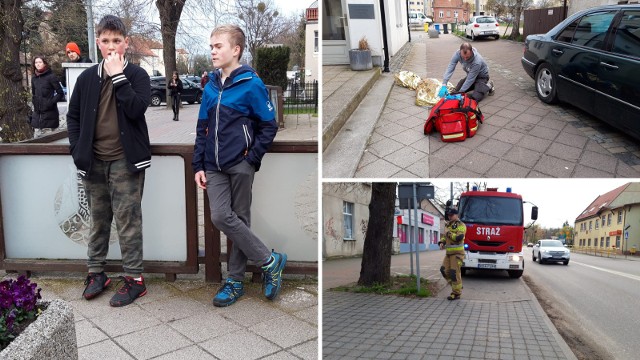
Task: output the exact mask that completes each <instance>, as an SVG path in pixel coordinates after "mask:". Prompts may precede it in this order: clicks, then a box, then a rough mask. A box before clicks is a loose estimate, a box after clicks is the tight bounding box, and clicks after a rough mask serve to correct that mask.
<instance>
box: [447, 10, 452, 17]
mask: <svg viewBox="0 0 640 360" xmlns="http://www.w3.org/2000/svg"><path fill="white" fill-rule="evenodd" d="M447 17H448V18H450V17H451V10H447Z"/></svg>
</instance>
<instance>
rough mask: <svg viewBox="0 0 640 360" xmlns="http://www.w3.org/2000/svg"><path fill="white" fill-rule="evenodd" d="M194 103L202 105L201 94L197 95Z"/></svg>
mask: <svg viewBox="0 0 640 360" xmlns="http://www.w3.org/2000/svg"><path fill="white" fill-rule="evenodd" d="M196 102H197V103H198V104H202V93H198V95H196Z"/></svg>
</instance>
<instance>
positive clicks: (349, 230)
mask: <svg viewBox="0 0 640 360" xmlns="http://www.w3.org/2000/svg"><path fill="white" fill-rule="evenodd" d="M342 215H343V216H344V239H345V240H353V203H350V202H347V201H344V202H343V205H342Z"/></svg>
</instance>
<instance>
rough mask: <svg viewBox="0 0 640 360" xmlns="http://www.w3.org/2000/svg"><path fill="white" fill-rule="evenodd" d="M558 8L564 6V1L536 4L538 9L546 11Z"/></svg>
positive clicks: (540, 0) (539, 0)
mask: <svg viewBox="0 0 640 360" xmlns="http://www.w3.org/2000/svg"><path fill="white" fill-rule="evenodd" d="M557 6H562V0H538V1H537V2H536V7H537V8H538V9H546V8H552V7H557Z"/></svg>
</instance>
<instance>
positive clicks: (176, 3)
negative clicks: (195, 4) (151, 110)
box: [156, 0, 186, 108]
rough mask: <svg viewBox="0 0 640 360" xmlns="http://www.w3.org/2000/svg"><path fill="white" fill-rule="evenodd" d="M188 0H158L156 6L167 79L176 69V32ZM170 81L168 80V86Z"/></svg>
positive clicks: (169, 99)
mask: <svg viewBox="0 0 640 360" xmlns="http://www.w3.org/2000/svg"><path fill="white" fill-rule="evenodd" d="M185 1H186V0H156V7H157V8H158V12H159V13H160V33H161V34H162V49H163V60H164V73H165V74H166V76H167V79H168V78H169V77H170V76H171V74H172V73H173V72H174V71H175V70H176V32H177V31H178V24H179V23H180V16H181V15H182V9H183V8H184V3H185ZM168 85H169V81H167V86H168ZM166 94H167V108H171V105H172V104H171V96H170V95H169V91H168V89H167V91H166Z"/></svg>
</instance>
